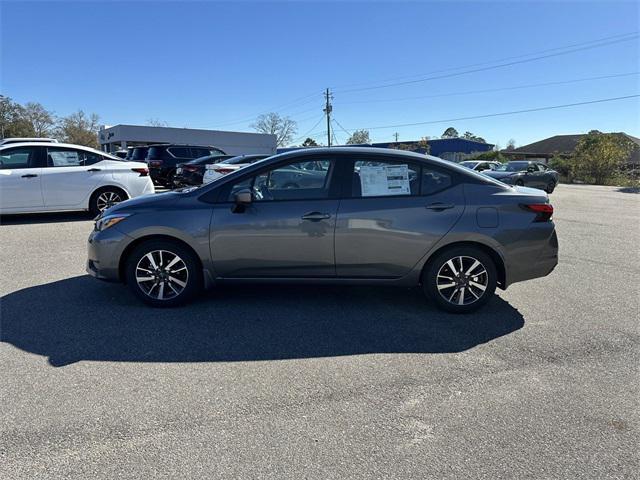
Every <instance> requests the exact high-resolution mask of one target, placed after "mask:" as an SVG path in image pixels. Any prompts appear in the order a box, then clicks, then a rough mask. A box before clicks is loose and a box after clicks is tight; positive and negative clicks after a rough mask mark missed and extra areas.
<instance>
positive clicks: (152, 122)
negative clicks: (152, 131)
mask: <svg viewBox="0 0 640 480" xmlns="http://www.w3.org/2000/svg"><path fill="white" fill-rule="evenodd" d="M147 125H149V126H150V127H168V126H169V124H168V123H167V122H165V121H164V120H160V119H159V118H149V119H147Z"/></svg>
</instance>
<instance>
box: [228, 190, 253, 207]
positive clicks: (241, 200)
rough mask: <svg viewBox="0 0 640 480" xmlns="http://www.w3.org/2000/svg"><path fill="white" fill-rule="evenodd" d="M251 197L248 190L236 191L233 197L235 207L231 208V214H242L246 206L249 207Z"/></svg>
mask: <svg viewBox="0 0 640 480" xmlns="http://www.w3.org/2000/svg"><path fill="white" fill-rule="evenodd" d="M252 200H253V197H252V195H251V190H249V189H248V188H243V189H242V190H238V191H237V192H236V193H235V194H234V195H233V201H234V203H235V205H234V206H233V208H232V211H233V213H242V212H244V211H245V209H246V208H247V206H249V205H251V201H252Z"/></svg>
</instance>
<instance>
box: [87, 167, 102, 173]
mask: <svg viewBox="0 0 640 480" xmlns="http://www.w3.org/2000/svg"><path fill="white" fill-rule="evenodd" d="M100 170H101V169H100V168H90V169H89V170H87V172H99V171H100Z"/></svg>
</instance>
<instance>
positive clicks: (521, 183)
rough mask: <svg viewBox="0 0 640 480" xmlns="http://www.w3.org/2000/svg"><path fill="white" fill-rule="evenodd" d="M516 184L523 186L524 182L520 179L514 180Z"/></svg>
mask: <svg viewBox="0 0 640 480" xmlns="http://www.w3.org/2000/svg"><path fill="white" fill-rule="evenodd" d="M516 185H517V186H519V187H524V182H523V181H522V180H516Z"/></svg>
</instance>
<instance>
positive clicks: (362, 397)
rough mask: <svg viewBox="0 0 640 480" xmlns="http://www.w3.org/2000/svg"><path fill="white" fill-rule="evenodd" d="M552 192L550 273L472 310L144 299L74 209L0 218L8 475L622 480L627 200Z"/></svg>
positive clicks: (320, 292) (634, 326) (635, 395)
mask: <svg viewBox="0 0 640 480" xmlns="http://www.w3.org/2000/svg"><path fill="white" fill-rule="evenodd" d="M552 200H553V203H554V205H555V207H556V212H557V213H556V223H557V225H558V233H559V239H560V249H561V250H560V255H561V257H560V262H561V263H560V265H559V266H558V268H557V269H556V271H555V272H553V273H552V274H551V275H550V276H549V277H547V278H544V279H539V280H535V281H531V282H527V283H523V284H517V285H514V286H512V287H510V288H509V290H508V291H507V292H500V293H499V297H498V298H496V299H495V300H494V301H492V302H491V303H490V304H489V305H488V306H487V307H486V308H485V309H484V310H482V311H481V312H480V313H479V314H476V315H473V316H468V317H464V316H452V315H449V314H445V313H442V312H439V311H437V310H436V309H435V308H434V307H433V306H431V305H429V304H428V303H427V302H426V301H425V300H424V299H423V297H422V294H421V293H420V292H419V291H418V290H415V289H388V288H369V287H367V288H362V287H322V288H318V287H302V286H299V287H265V286H251V287H241V288H235V289H231V288H229V289H223V290H216V291H213V292H210V293H209V294H208V295H206V296H205V297H203V298H202V299H201V300H199V301H197V302H196V303H194V304H193V305H190V306H188V307H185V308H180V309H173V310H153V309H148V308H146V307H144V306H142V305H140V304H139V303H138V302H137V301H135V300H134V299H133V298H132V297H131V296H130V295H129V293H128V292H127V290H126V289H125V288H124V287H122V286H120V285H113V284H104V283H101V282H98V281H96V280H93V279H91V278H89V277H87V276H86V275H84V260H85V240H86V237H87V235H88V233H89V231H90V229H91V227H92V224H91V222H90V221H89V220H88V218H87V217H86V216H85V215H82V214H63V215H58V214H56V215H38V216H20V217H15V218H9V217H5V218H3V219H2V222H3V225H2V226H0V268H1V270H2V271H1V273H2V275H1V277H0V294H1V295H2V299H1V300H0V313H1V317H0V337H1V340H2V343H0V378H1V379H2V386H1V387H0V406H1V408H0V477H1V478H6V479H15V478H34V477H36V476H41V477H43V478H78V479H86V478H115V477H117V478H142V477H154V478H168V477H172V478H274V479H281V478H295V479H300V478H318V479H327V478H341V479H342V478H416V479H418V478H420V479H422V478H487V479H494V478H505V479H513V478H532V479H540V478H604V477H608V478H632V477H633V476H634V475H637V472H638V471H640V465H639V454H638V449H637V444H638V432H639V427H640V425H639V407H640V403H639V398H640V395H639V394H640V388H639V386H638V385H639V383H638V380H639V378H640V377H639V373H640V371H639V365H640V355H639V348H638V347H639V344H640V331H639V326H638V323H639V320H640V318H639V315H640V293H639V288H638V285H640V195H636V194H632V193H622V192H618V191H616V189H614V188H607V187H586V186H583V187H581V186H564V185H561V186H560V187H558V189H557V190H556V192H555V193H554V194H553V195H552ZM633 472H636V473H635V474H634V473H633Z"/></svg>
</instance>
